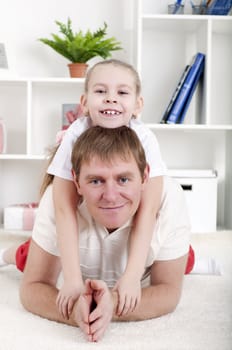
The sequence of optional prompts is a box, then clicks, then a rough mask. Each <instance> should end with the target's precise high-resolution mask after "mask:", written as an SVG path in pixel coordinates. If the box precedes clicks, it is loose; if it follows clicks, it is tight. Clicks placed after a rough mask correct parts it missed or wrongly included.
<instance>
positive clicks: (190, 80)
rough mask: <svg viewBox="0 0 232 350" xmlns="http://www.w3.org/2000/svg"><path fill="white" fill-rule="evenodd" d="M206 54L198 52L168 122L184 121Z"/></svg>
mask: <svg viewBox="0 0 232 350" xmlns="http://www.w3.org/2000/svg"><path fill="white" fill-rule="evenodd" d="M204 62H205V55H204V54H203V53H201V52H198V53H197V54H196V55H195V57H194V62H193V64H192V65H191V67H190V69H189V71H188V74H187V76H186V78H185V80H184V83H183V85H182V88H181V90H180V92H179V94H178V96H177V98H176V100H175V102H174V104H173V106H172V109H171V111H170V113H169V116H168V119H167V121H166V122H167V124H176V123H179V121H180V120H181V122H183V118H182V116H181V115H182V113H183V112H184V113H186V111H187V108H186V106H188V105H189V103H190V101H191V98H192V96H193V93H194V91H195V89H196V86H197V83H198V81H199V79H200V76H201V74H202V72H203V69H204Z"/></svg>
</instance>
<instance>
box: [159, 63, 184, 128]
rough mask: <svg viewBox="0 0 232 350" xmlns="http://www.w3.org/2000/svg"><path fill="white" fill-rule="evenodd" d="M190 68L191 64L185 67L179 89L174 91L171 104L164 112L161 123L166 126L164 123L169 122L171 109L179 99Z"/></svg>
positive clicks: (178, 85)
mask: <svg viewBox="0 0 232 350" xmlns="http://www.w3.org/2000/svg"><path fill="white" fill-rule="evenodd" d="M190 67H191V66H190V65H189V64H188V65H187V66H186V67H185V69H184V71H183V73H182V75H181V77H180V80H179V82H178V84H177V87H176V89H175V91H174V93H173V95H172V97H171V100H170V102H169V104H168V106H167V108H166V110H165V112H164V115H163V118H162V119H161V121H160V123H161V124H164V123H166V122H167V120H168V116H169V112H170V110H171V108H172V106H173V104H174V102H175V100H176V98H177V96H178V94H179V92H180V90H181V88H182V85H183V83H184V81H185V78H186V76H187V74H188V72H189V69H190Z"/></svg>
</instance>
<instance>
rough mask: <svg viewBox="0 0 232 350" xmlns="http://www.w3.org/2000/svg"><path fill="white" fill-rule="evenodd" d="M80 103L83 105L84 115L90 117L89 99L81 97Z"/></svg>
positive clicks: (84, 96)
mask: <svg viewBox="0 0 232 350" xmlns="http://www.w3.org/2000/svg"><path fill="white" fill-rule="evenodd" d="M80 103H81V109H82V111H83V114H84V115H86V116H88V115H89V110H88V107H87V97H86V95H85V94H83V95H81V97H80Z"/></svg>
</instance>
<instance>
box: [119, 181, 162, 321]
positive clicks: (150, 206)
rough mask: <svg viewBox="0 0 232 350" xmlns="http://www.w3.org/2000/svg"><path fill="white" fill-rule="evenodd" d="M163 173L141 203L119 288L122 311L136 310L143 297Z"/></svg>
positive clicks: (144, 195)
mask: <svg viewBox="0 0 232 350" xmlns="http://www.w3.org/2000/svg"><path fill="white" fill-rule="evenodd" d="M162 190H163V177H162V176H157V177H153V178H150V179H149V181H148V183H147V185H146V186H145V189H144V192H143V194H142V199H141V203H140V206H139V209H138V212H137V214H136V217H135V220H134V222H133V228H132V231H131V233H130V241H129V256H128V262H127V266H126V270H125V272H124V274H123V276H122V277H121V278H120V280H119V281H118V283H117V284H116V287H115V289H117V290H118V292H119V304H118V314H119V315H122V314H126V313H127V312H128V311H129V310H130V311H131V310H133V309H134V308H135V307H136V305H137V304H138V302H139V300H140V291H141V285H140V280H141V277H142V275H143V273H144V269H145V264H146V259H147V255H148V251H149V247H150V243H151V239H152V235H153V232H154V227H155V223H156V217H157V213H158V210H159V208H160V204H161V196H162Z"/></svg>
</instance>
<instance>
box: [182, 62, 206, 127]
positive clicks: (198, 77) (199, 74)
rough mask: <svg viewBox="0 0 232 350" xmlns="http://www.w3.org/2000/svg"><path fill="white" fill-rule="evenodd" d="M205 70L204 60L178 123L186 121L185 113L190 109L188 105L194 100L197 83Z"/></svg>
mask: <svg viewBox="0 0 232 350" xmlns="http://www.w3.org/2000/svg"><path fill="white" fill-rule="evenodd" d="M203 71H204V62H203V63H202V64H201V65H200V68H199V70H198V73H197V75H196V78H195V80H194V82H193V85H192V87H191V90H190V92H189V95H188V97H187V100H186V102H185V104H184V107H183V110H182V112H181V115H180V118H179V120H178V124H182V123H183V121H184V117H185V114H186V112H187V110H188V106H189V104H190V102H191V100H192V97H193V94H194V92H195V90H196V87H197V84H198V83H199V80H200V78H201V75H202V74H203Z"/></svg>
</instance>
